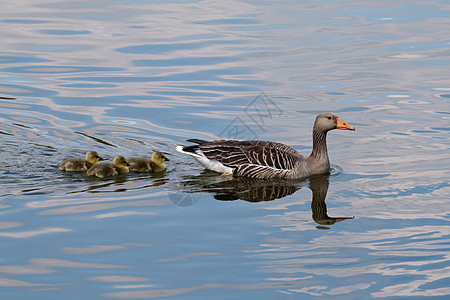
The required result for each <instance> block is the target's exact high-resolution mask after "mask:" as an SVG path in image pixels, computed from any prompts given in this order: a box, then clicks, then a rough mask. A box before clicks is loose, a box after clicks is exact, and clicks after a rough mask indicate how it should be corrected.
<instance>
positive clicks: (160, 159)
mask: <svg viewBox="0 0 450 300" xmlns="http://www.w3.org/2000/svg"><path fill="white" fill-rule="evenodd" d="M152 161H153V162H154V163H155V164H158V165H160V164H163V163H164V161H169V159H168V158H167V157H166V156H165V155H164V153H162V152H159V151H155V152H153V154H152Z"/></svg>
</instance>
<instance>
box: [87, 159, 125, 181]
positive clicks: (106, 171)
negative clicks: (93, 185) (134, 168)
mask: <svg viewBox="0 0 450 300" xmlns="http://www.w3.org/2000/svg"><path fill="white" fill-rule="evenodd" d="M128 166H129V164H128V162H127V160H126V159H125V157H123V156H116V157H114V160H113V162H112V163H110V162H101V163H98V164H95V165H93V166H92V167H91V168H90V169H89V170H87V172H86V175H88V176H97V177H99V178H104V177H110V176H117V175H122V174H127V173H128V172H129V169H128Z"/></svg>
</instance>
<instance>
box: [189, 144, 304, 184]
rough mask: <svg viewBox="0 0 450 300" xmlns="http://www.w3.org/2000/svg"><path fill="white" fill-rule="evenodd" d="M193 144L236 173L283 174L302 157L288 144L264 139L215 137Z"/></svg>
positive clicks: (241, 174)
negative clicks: (243, 139)
mask: <svg viewBox="0 0 450 300" xmlns="http://www.w3.org/2000/svg"><path fill="white" fill-rule="evenodd" d="M191 141H193V142H197V143H198V144H199V145H198V146H197V147H198V148H199V149H200V150H201V152H202V153H203V155H205V156H206V157H207V158H208V159H211V160H216V161H219V162H221V163H222V164H223V165H225V166H228V167H231V168H234V174H235V175H238V176H246V177H254V178H275V177H284V176H285V174H286V173H287V172H289V171H291V170H292V169H294V167H295V165H296V163H297V162H298V161H299V160H302V159H304V157H303V156H302V155H301V154H300V153H298V152H297V151H296V150H294V149H292V148H291V147H289V146H286V145H284V144H281V143H276V142H267V141H236V140H217V141H212V142H206V143H199V141H198V140H191Z"/></svg>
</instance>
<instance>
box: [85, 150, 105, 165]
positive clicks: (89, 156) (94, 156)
mask: <svg viewBox="0 0 450 300" xmlns="http://www.w3.org/2000/svg"><path fill="white" fill-rule="evenodd" d="M86 160H87V161H88V162H89V163H90V164H93V165H95V164H96V163H98V161H99V160H103V159H102V158H101V157H100V155H99V154H98V153H97V151H89V152H88V153H86Z"/></svg>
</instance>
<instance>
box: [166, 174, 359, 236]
mask: <svg viewBox="0 0 450 300" xmlns="http://www.w3.org/2000/svg"><path fill="white" fill-rule="evenodd" d="M179 184H180V185H181V188H178V189H177V190H178V192H182V193H183V194H169V197H170V199H171V200H172V202H173V203H174V204H176V205H183V204H184V205H189V204H190V205H193V204H194V202H195V198H196V197H198V196H196V195H195V194H196V193H202V192H203V193H209V194H212V195H213V197H214V199H216V200H220V201H233V200H244V201H247V202H261V201H273V200H276V199H281V198H284V197H287V196H289V195H293V194H294V193H295V192H297V191H298V190H299V189H301V188H304V187H305V186H307V187H308V188H309V189H310V190H311V192H312V199H311V211H312V219H313V220H314V221H315V222H316V223H317V224H319V225H327V226H329V225H333V224H335V223H336V222H340V221H344V220H348V219H353V218H354V216H353V217H330V216H328V214H327V204H326V203H325V199H326V197H327V192H328V186H329V175H321V176H315V177H313V178H310V179H302V180H280V179H277V180H260V179H252V178H236V177H234V178H233V177H232V176H218V175H217V173H214V172H211V171H207V170H206V171H204V172H203V173H202V174H200V175H197V176H185V177H183V178H182V179H181V180H180V183H179ZM183 201H184V203H183ZM317 228H318V229H328V228H329V227H326V226H317Z"/></svg>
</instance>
